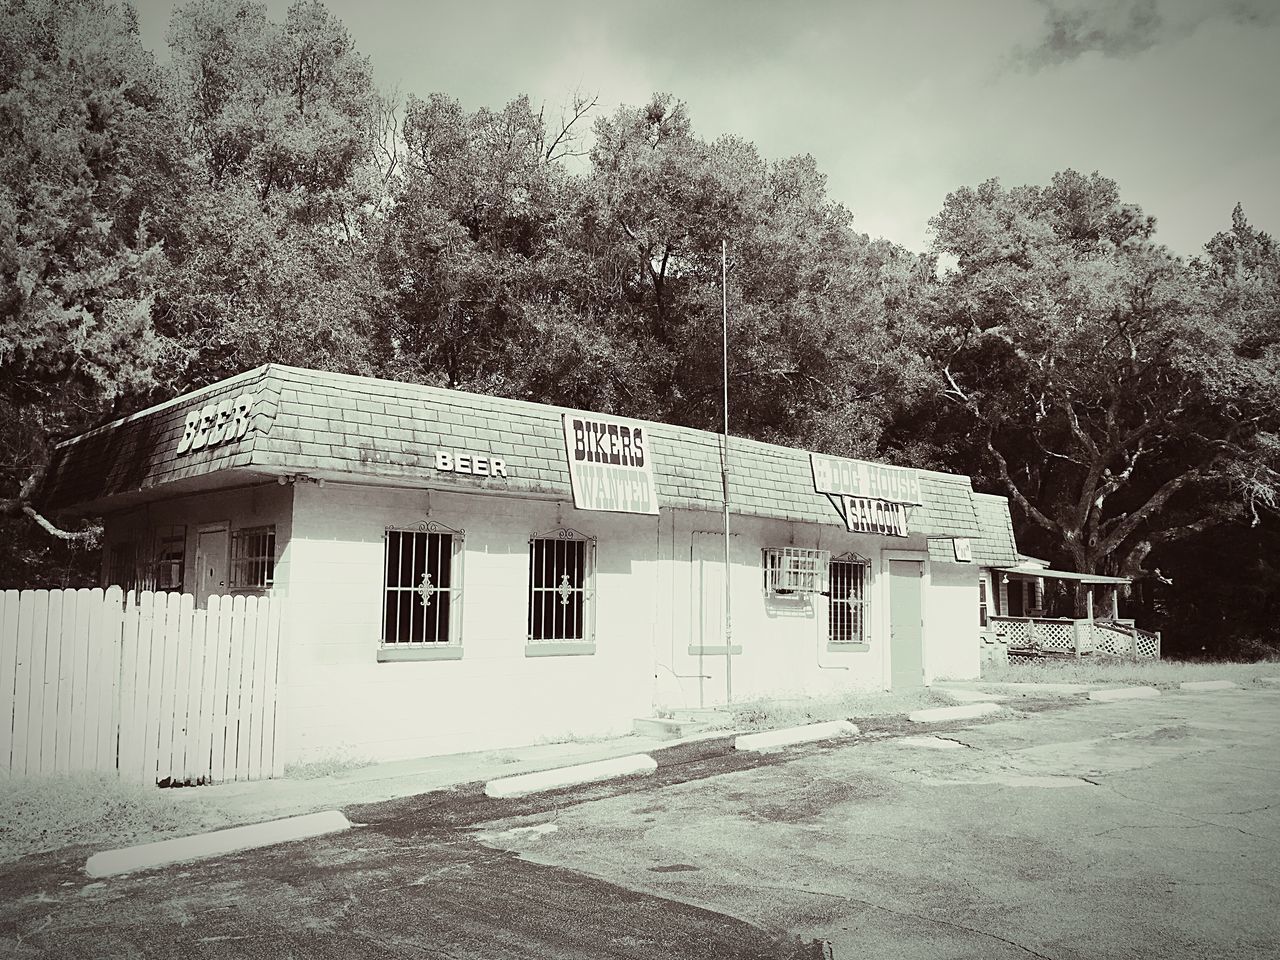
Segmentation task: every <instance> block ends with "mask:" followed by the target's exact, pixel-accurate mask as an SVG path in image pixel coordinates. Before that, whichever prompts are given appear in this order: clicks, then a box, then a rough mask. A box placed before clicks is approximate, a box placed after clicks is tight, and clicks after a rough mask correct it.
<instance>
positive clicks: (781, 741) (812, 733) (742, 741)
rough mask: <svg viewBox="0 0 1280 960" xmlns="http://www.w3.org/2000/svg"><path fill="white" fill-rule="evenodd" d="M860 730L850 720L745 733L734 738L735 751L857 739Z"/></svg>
mask: <svg viewBox="0 0 1280 960" xmlns="http://www.w3.org/2000/svg"><path fill="white" fill-rule="evenodd" d="M857 735H858V728H857V726H856V725H855V724H852V723H850V722H849V721H848V720H828V721H826V722H825V723H810V724H806V725H805V726H803V727H783V728H782V729H781V730H765V731H764V732H762V733H744V734H741V735H740V736H738V737H735V738H734V741H733V749H735V750H769V749H772V748H774V747H787V746H790V745H791V744H793V743H812V742H813V741H815V740H834V739H836V738H838V737H856V736H857Z"/></svg>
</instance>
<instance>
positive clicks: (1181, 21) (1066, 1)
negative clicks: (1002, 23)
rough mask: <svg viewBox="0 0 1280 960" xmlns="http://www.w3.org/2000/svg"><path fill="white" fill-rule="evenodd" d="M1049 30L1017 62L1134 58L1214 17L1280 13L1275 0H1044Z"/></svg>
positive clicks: (1266, 17)
mask: <svg viewBox="0 0 1280 960" xmlns="http://www.w3.org/2000/svg"><path fill="white" fill-rule="evenodd" d="M1041 3H1042V4H1043V6H1044V7H1045V18H1044V35H1043V36H1042V37H1041V39H1040V41H1039V43H1037V44H1036V46H1034V47H1032V48H1031V49H1029V50H1028V49H1025V48H1019V49H1018V50H1017V51H1016V53H1015V55H1014V60H1015V62H1017V63H1019V64H1020V65H1022V66H1024V67H1028V68H1031V69H1033V70H1034V69H1041V68H1045V67H1056V66H1061V65H1062V64H1065V63H1070V62H1071V61H1073V60H1078V59H1079V58H1080V57H1083V56H1085V55H1086V54H1090V53H1093V54H1098V55H1100V56H1103V57H1109V58H1113V59H1123V58H1127V57H1134V56H1137V55H1139V54H1141V53H1144V52H1145V51H1147V50H1149V49H1151V48H1152V47H1154V46H1156V45H1158V44H1160V43H1164V42H1166V41H1169V40H1175V39H1179V38H1182V37H1187V36H1190V35H1191V34H1192V33H1194V32H1195V31H1196V30H1197V29H1199V28H1200V27H1201V26H1202V25H1203V24H1205V23H1207V22H1209V21H1211V20H1227V21H1229V22H1231V23H1236V24H1239V25H1242V26H1265V25H1268V24H1270V23H1271V22H1272V21H1274V20H1275V18H1276V12H1277V11H1276V8H1275V6H1274V4H1273V3H1272V0H1230V2H1226V3H1222V2H1215V0H1115V2H1107V0H1100V2H1099V0H1083V2H1081V0H1041Z"/></svg>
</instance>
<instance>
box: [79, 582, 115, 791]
mask: <svg viewBox="0 0 1280 960" xmlns="http://www.w3.org/2000/svg"><path fill="white" fill-rule="evenodd" d="M93 592H94V593H95V594H98V595H101V593H100V591H97V590H95V591H93ZM120 600H121V594H120V591H119V589H118V588H116V587H112V588H111V589H110V590H108V591H107V595H106V597H105V599H104V600H103V601H102V602H101V604H100V605H99V606H98V608H97V617H96V618H95V620H94V627H93V640H92V643H93V645H94V646H95V647H97V648H98V650H99V651H100V656H99V659H98V665H99V670H100V671H101V676H100V679H99V680H98V682H99V683H100V684H101V688H102V695H101V696H100V697H99V698H98V712H97V715H96V716H90V717H88V724H89V725H88V732H87V734H86V738H85V739H86V742H91V741H92V740H93V739H94V738H96V740H97V750H96V751H95V752H96V753H97V762H96V764H95V769H97V770H100V771H102V772H103V773H113V772H115V771H117V770H118V769H119V765H120V747H119V739H120V738H119V730H120V714H121V703H120V645H121V641H122V640H123V634H124V608H123V605H122V604H121V602H120ZM91 682H92V681H91Z"/></svg>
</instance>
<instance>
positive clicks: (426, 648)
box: [377, 520, 466, 663]
mask: <svg viewBox="0 0 1280 960" xmlns="http://www.w3.org/2000/svg"><path fill="white" fill-rule="evenodd" d="M393 533H398V534H400V535H401V536H403V535H404V534H412V535H413V536H414V537H426V538H427V544H426V547H425V548H424V549H425V551H426V552H425V553H424V561H425V557H427V556H429V553H430V549H431V538H432V537H448V538H449V552H448V554H447V557H448V562H449V577H448V580H449V585H448V586H447V587H441V586H438V585H435V584H430V589H429V590H428V591H427V592H426V593H425V594H424V593H423V592H422V588H423V585H424V584H423V583H421V582H420V583H419V585H418V586H416V587H415V586H413V585H412V584H410V585H399V586H395V587H392V586H391V585H390V583H389V582H388V580H389V579H390V572H391V553H390V550H391V534H393ZM465 543H466V532H465V531H464V530H462V529H461V528H454V527H451V526H449V525H448V524H445V523H441V522H440V521H438V520H421V521H419V522H418V523H416V524H412V525H409V526H401V525H400V524H388V525H387V526H386V527H384V528H383V531H382V589H381V591H380V593H379V598H380V599H379V603H378V610H379V614H380V616H379V620H380V622H381V626H380V627H379V630H378V633H379V641H378V653H377V659H378V662H379V663H401V662H405V661H412V660H460V659H462V623H463V621H462V600H463V591H464V588H465V580H464V567H465V561H464V557H465V556H466V550H465ZM415 553H416V551H415ZM437 556H441V554H439V553H438V554H437ZM412 572H416V571H412V568H411V575H410V579H411V580H412V579H413V576H412ZM428 576H429V572H428V571H427V570H426V569H424V570H423V579H424V580H426V579H427V578H428ZM442 579H443V578H442ZM392 591H395V593H396V594H403V593H410V592H411V593H417V594H418V595H419V599H420V602H421V603H422V604H423V606H424V607H426V606H430V604H431V601H432V600H433V599H434V598H435V597H437V596H439V595H440V594H442V593H443V594H446V595H447V596H448V598H449V613H448V620H447V622H446V623H445V638H444V639H443V640H426V639H423V640H388V639H387V603H388V601H389V599H390V596H391V594H392ZM423 622H424V625H425V622H426V621H425V618H424V621H423ZM438 623H439V620H437V624H438Z"/></svg>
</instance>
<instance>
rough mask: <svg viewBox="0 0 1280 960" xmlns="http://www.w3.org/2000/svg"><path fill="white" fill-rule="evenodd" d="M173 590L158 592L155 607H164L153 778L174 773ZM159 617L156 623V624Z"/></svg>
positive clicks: (178, 629) (176, 642) (176, 654)
mask: <svg viewBox="0 0 1280 960" xmlns="http://www.w3.org/2000/svg"><path fill="white" fill-rule="evenodd" d="M181 599H182V598H181V597H180V596H179V595H178V594H175V593H157V594H156V607H157V609H159V608H160V607H163V608H164V632H163V633H159V632H158V633H157V642H158V645H159V649H160V652H161V657H162V659H161V661H160V662H161V663H162V664H163V666H162V668H161V673H160V711H159V713H158V714H157V715H156V780H157V781H161V780H168V779H170V778H172V776H173V741H174V737H175V734H176V730H177V710H176V706H177V696H178V671H179V669H180V667H181V663H182V623H181V617H180V615H179V610H178V601H179V600H181ZM159 622H160V621H159V618H158V617H157V620H156V623H157V626H158V625H159Z"/></svg>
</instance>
